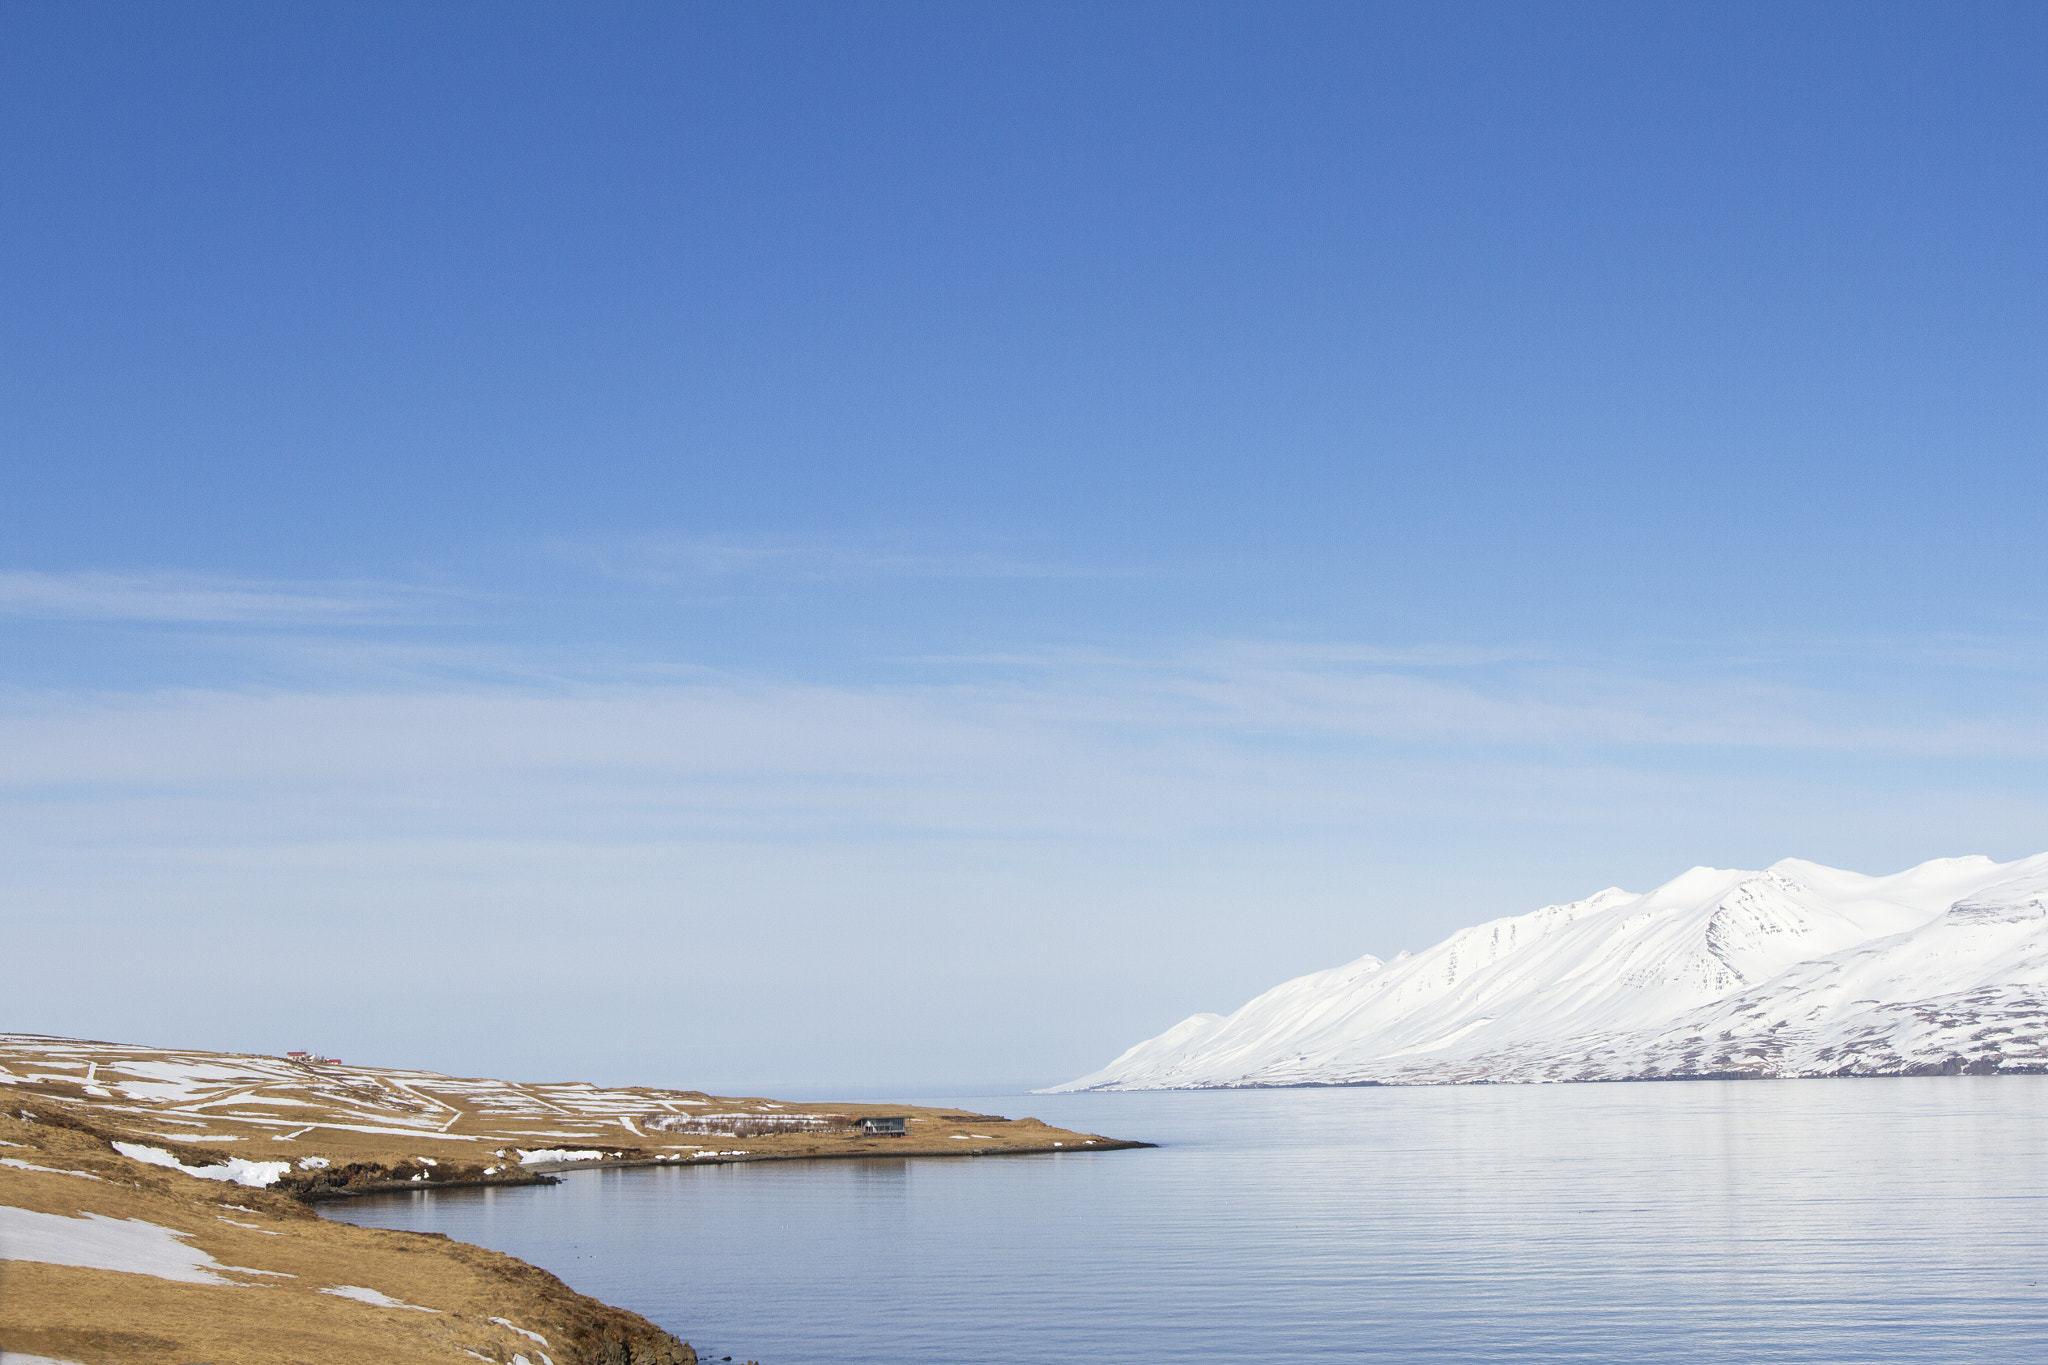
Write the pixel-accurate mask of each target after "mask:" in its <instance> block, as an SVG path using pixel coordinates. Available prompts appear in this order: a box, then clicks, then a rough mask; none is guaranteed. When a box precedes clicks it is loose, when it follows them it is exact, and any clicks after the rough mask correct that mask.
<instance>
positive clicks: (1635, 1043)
mask: <svg viewBox="0 0 2048 1365" xmlns="http://www.w3.org/2000/svg"><path fill="white" fill-rule="evenodd" d="M2042 1070H2048V854H2041V855H2038V856H2036V857H2033V858H2025V859H2021V860H2019V861H2016V862H2010V863H1995V862H1993V861H1992V860H1991V859H1989V858H1985V857H1982V856H1977V855H1972V856H1969V857H1962V858H1938V859H1935V860H1934V861H1932V862H1927V863H1922V864H1921V865H1919V866H1918V867H1913V868H1908V869H1907V870H1906V871H1904V872H1899V873H1895V874H1893V875H1891V876H1886V877H1871V876H1865V875H1863V874H1862V873H1857V872H1845V871H1842V870H1840V869H1837V868H1831V867H1824V866H1822V865H1820V864H1818V863H1810V862H1805V861H1802V860H1800V859H1796V858H1788V859H1785V860H1784V861H1782V862H1779V863H1776V864H1774V865H1772V866H1771V867H1769V868H1767V869H1765V870H1764V871H1762V872H1739V871H1726V870H1722V869H1718V868H1708V867H1696V868H1693V869H1692V870H1691V871H1689V872H1686V873H1684V874H1682V875H1680V876H1678V877H1676V878H1674V879H1672V880H1671V881H1669V882H1666V883H1665V884H1664V885H1663V886H1660V887H1658V888H1657V889H1656V890H1654V891H1651V892H1649V893H1647V894H1644V895H1635V894H1632V893H1630V892H1627V891H1623V890H1621V889H1619V888H1615V887H1610V888H1608V889H1607V890H1605V891H1602V892H1600V893H1599V894H1597V895H1594V896H1590V897H1588V898H1586V899H1585V900H1581V901H1573V902H1571V903H1570V904H1566V905H1550V906H1545V907H1543V908H1542V909H1540V910H1535V911H1532V912H1530V913H1528V914H1526V915H1516V916H1512V917H1510V918H1506V919H1497V920H1492V921H1489V922H1487V923H1485V924H1480V925H1475V926H1473V927H1472V928H1469V929H1461V930H1459V931H1458V932H1457V933H1454V934H1452V935H1451V936H1450V937H1449V938H1447V939H1445V940H1444V941H1443V942H1441V943H1439V944H1437V945H1436V946H1434V947H1432V948H1428V949H1425V950H1424V951H1422V952H1420V953H1415V954H1409V953H1402V954H1400V955H1399V956H1397V957H1395V958H1393V959H1391V960H1389V961H1384V962H1383V961H1381V960H1380V959H1379V958H1376V957H1370V956H1368V957H1361V958H1359V959H1357V960H1356V961H1354V962H1349V963H1346V964H1345V965H1343V966H1341V967H1333V968H1331V969H1329V970H1327V971H1322V972H1314V973H1311V974H1309V975H1307V976H1302V977H1297V978H1295V979H1294V980H1292V981H1287V982H1283V983H1281V984H1280V985H1278V986H1276V987H1274V988H1273V989H1272V990H1270V991H1267V992H1266V993H1265V994H1264V995H1261V996H1259V997H1258V998H1257V999H1255V1000H1253V1001H1251V1002H1250V1003H1248V1004H1246V1005H1245V1006H1243V1007H1242V1008H1241V1009H1239V1010H1238V1011H1236V1012H1235V1013H1234V1014H1230V1015H1218V1014H1197V1015H1194V1016H1192V1017H1191V1018H1188V1019H1186V1020H1183V1021H1182V1022H1181V1023H1179V1024H1176V1025H1174V1027H1172V1028H1170V1029H1168V1030H1167V1031H1166V1032H1164V1033H1162V1034H1160V1035H1159V1036H1158V1037H1156V1038H1150V1039H1147V1040H1146V1041H1144V1042H1142V1043H1139V1044H1138V1045H1137V1046H1136V1047H1133V1048H1131V1049H1130V1050H1129V1051H1127V1052H1125V1053H1124V1054H1123V1055H1122V1056H1120V1057H1118V1058H1117V1059H1116V1060H1115V1061H1113V1062H1111V1063H1110V1064H1109V1065H1108V1066H1105V1067H1103V1068H1102V1069H1101V1070H1099V1071H1096V1072H1093V1073H1091V1074H1089V1075H1087V1076H1083V1077H1081V1078H1079V1079H1078V1080H1074V1081H1069V1082H1068V1083H1067V1084H1065V1085H1061V1086H1056V1087H1053V1088H1054V1089H1055V1090H1059V1091H1071V1090H1163V1089H1208V1088H1219V1087H1233V1086H1282V1085H1358V1084H1375V1083H1377V1084H1432V1083H1443V1082H1460V1081H1463V1082H1470V1081H1567V1080H1631V1079H1669V1078H1676V1077H1688V1076H1690V1077H1706V1076H1759V1077H1761V1076H1824V1075H1897V1074H1919V1073H1925V1072H1954V1071H1972V1072H1991V1071H2042Z"/></svg>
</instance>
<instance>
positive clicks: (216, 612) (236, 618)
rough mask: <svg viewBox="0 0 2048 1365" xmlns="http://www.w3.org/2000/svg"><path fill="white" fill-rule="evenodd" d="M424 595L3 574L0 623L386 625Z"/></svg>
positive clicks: (150, 577) (182, 578)
mask: <svg viewBox="0 0 2048 1365" xmlns="http://www.w3.org/2000/svg"><path fill="white" fill-rule="evenodd" d="M428 596H429V594H426V593H423V592H422V591H421V590H419V589H415V588H396V587H391V586H388V585H372V584H352V583H343V584H334V583H319V584H304V583H290V582H264V581H257V580H249V579H235V578H219V577H210V576H204V575H195V574H176V573H161V574H118V573H96V572H84V573H46V572H39V571H32V570H31V571H19V570H17V571H12V572H0V615H5V616H18V617H20V616H25V617H37V618H42V619H48V620H87V621H136V622H166V623H168V622H186V623H212V624H245V625H296V624H320V623H343V622H370V621H390V620H394V619H397V618H399V617H402V616H409V615H415V614H417V612H418V609H419V606H420V604H421V602H422V601H423V600H425V599H426V598H427V597H428Z"/></svg>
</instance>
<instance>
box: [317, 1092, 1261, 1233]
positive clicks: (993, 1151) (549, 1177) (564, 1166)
mask: <svg viewBox="0 0 2048 1365" xmlns="http://www.w3.org/2000/svg"><path fill="white" fill-rule="evenodd" d="M1217 1088H1222V1087H1217ZM1158 1146H1159V1144H1158V1143H1156V1142H1135V1141H1130V1140H1127V1139H1123V1138H1097V1139H1095V1140H1094V1141H1093V1142H1091V1143H1088V1144H1087V1145H1085V1146H1081V1147H1068V1146H1066V1145H1064V1144H1061V1143H1053V1144H1051V1145H1050V1146H1043V1147H1023V1146H1019V1147H987V1148H976V1149H971V1150H965V1151H954V1150H951V1149H948V1150H945V1151H932V1150H928V1149H924V1148H919V1149H917V1150H914V1151H907V1152H901V1153H892V1152H886V1151H882V1152H875V1151H861V1152H762V1153H759V1154H755V1153H751V1152H750V1153H748V1154H746V1155H744V1156H706V1157H693V1158H689V1159H686V1160H682V1161H673V1160H669V1159H667V1158H664V1157H620V1158H611V1157H607V1158H604V1159H601V1160H597V1161H557V1162H547V1163H537V1164H535V1165H534V1166H533V1167H531V1168H530V1169H529V1173H528V1174H526V1175H524V1176H518V1177H511V1178H497V1177H486V1178H484V1179H481V1180H468V1179H458V1180H418V1181H414V1180H390V1181H380V1182H377V1183H375V1184H364V1185H329V1186H321V1187H318V1188H316V1189H310V1190H305V1191H303V1192H301V1191H296V1190H288V1191H286V1192H285V1193H286V1195H287V1197H289V1198H292V1199H296V1200H298V1201H299V1202H300V1203H301V1204H333V1203H338V1202H341V1201H344V1200H350V1199H368V1198H372V1197H375V1196H377V1195H387V1194H427V1193H430V1192H432V1191H434V1190H482V1189H494V1188H500V1187H505V1188H527V1187H531V1186H534V1185H559V1184H561V1183H562V1179H561V1178H562V1177H563V1176H565V1175H574V1174H576V1173H577V1172H578V1171H626V1170H666V1171H679V1170H690V1169H693V1168H695V1167H700V1166H744V1165H749V1164H758V1163H761V1162H770V1161H967V1160H971V1159H973V1158H976V1157H1006V1156H1086V1155H1090V1154H1092V1153H1095V1152H1125V1151H1136V1150H1138V1149H1140V1148H1157V1147H1158Z"/></svg>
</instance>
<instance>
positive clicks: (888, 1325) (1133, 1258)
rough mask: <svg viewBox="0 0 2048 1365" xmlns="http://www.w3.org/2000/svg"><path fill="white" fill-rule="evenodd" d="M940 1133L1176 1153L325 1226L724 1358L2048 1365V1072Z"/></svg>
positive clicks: (1068, 1121) (771, 1363)
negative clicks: (469, 1256)
mask: <svg viewBox="0 0 2048 1365" xmlns="http://www.w3.org/2000/svg"><path fill="white" fill-rule="evenodd" d="M924 1102H926V1103H944V1104H947V1105H957V1106H959V1107H960V1108H962V1109H964V1110H969V1111H977V1112H982V1113H994V1114H1008V1115H1012V1116H1015V1115H1019V1114H1033V1115H1036V1116H1038V1117H1040V1118H1043V1119H1045V1120H1046V1121H1047V1122H1049V1123H1055V1124H1059V1125H1061V1126H1063V1127H1069V1128H1078V1129H1081V1130H1083V1131H1093V1132H1100V1133H1105V1134H1108V1135H1110V1136H1114V1137H1123V1138H1139V1139H1144V1140H1148V1141H1153V1142H1158V1143H1161V1144H1162V1146H1161V1147H1160V1148H1159V1149H1158V1150H1155V1151H1129V1152H1107V1153H1099V1154H1094V1153H1091V1154H1080V1153H1077V1154H1074V1155H1071V1156H1069V1155H1056V1156H1027V1157H1004V1158H989V1159H977V1160H964V1159H963V1160H941V1159H927V1160H915V1161H911V1160H863V1161H832V1162H777V1163H764V1164H760V1165H733V1166H722V1167H703V1168H697V1169H684V1170H673V1169H672V1170H622V1171H603V1172H599V1171H592V1172H584V1173H581V1174H577V1175H572V1176H569V1177H566V1178H565V1179H564V1181H563V1183H562V1184H560V1185H559V1186H555V1187H552V1188H548V1187H538V1188H535V1187H521V1188H506V1189H494V1190H448V1191H442V1192H440V1193H436V1194H419V1195H408V1196H395V1197H388V1198H378V1199H370V1200H359V1201H354V1202H351V1203H347V1204H341V1205H330V1206H327V1207H325V1208H323V1209H322V1212H323V1213H325V1214H326V1215H328V1216H330V1217H336V1218H340V1219H343V1220H346V1221H348V1222H352V1223H359V1224H362V1225H364V1226H371V1227H395V1228H410V1229H415V1230H419V1231H426V1232H445V1233H447V1234H448V1235H450V1236H451V1237H456V1238H460V1239H462V1240H464V1241H470V1242H477V1243H480V1244H482V1245H484V1246H489V1247H495V1248H497V1249H499V1250H502V1251H507V1252H510V1253H512V1254H513V1255H516V1256H519V1257H521V1258H523V1259H525V1260H528V1261H531V1262H533V1263H534V1264H536V1265H540V1266H543V1267H545V1268H547V1269H548V1270H551V1271H553V1272H554V1273H555V1274H557V1275H559V1276H561V1277H562V1278H563V1279H564V1280H566V1281H567V1282H568V1283H569V1284H571V1285H572V1286H574V1287H575V1288H577V1289H579V1290H582V1291H583V1292H585V1293H588V1294H592V1295H595V1296H596V1297H598V1298H600V1299H604V1300H606V1301H607V1302H610V1303H614V1304H617V1305H619V1306H621V1307H624V1308H630V1309H633V1310H635V1311H637V1312H640V1313H643V1314H645V1315H646V1316H647V1317H649V1318H652V1319H653V1320H654V1321H656V1322H658V1323H660V1324H661V1325H662V1326H663V1327H666V1328H668V1329H669V1330H671V1331H673V1332H675V1333H676V1334H677V1335H679V1336H682V1337H684V1338H686V1339H687V1340H689V1341H691V1342H692V1343H694V1344H695V1345H696V1347H697V1349H698V1351H699V1352H700V1353H701V1354H702V1355H703V1356H704V1357H705V1358H706V1359H709V1360H713V1361H715V1360H717V1359H718V1358H719V1357H720V1356H725V1355H731V1356H733V1357H735V1358H736V1359H740V1360H759V1361H761V1362H762V1365H828V1362H829V1363H830V1365H844V1362H876V1365H881V1363H882V1362H887V1363H888V1365H903V1363H904V1362H912V1363H914V1365H924V1363H925V1362H929V1363H930V1365H941V1363H942V1362H943V1365H962V1363H963V1362H988V1363H989V1365H1008V1363H1009V1362H1019V1365H1021V1363H1022V1362H1033V1365H1037V1363H1038V1362H1043V1361H1046V1360H1050V1359H1083V1360H1089V1361H1102V1362H1134V1363H1135V1362H1148V1363H1149V1365H1159V1363H1171V1362H1196V1361H1201V1362H1213V1361H1216V1360H1223V1359H1227V1360H1232V1361H1243V1362H1274V1363H1275V1365H1279V1363H1281V1362H1297V1361H1332V1360H1347V1361H1349V1360H1369V1361H1386V1362H1410V1361H1414V1362H1421V1361H1430V1362H1443V1361H1515V1362H1550V1361H1613V1362H1623V1361H1626V1362H1638V1361H1643V1360H1657V1361H1698V1362H1727V1361H1815V1362H1821V1361H1824V1362H1861V1361H1869V1362H1874V1363H1875V1362H1904V1361H1957V1362H1961V1361H1971V1362H1980V1361H1984V1362H1989V1361H2026V1360H2048V1206H2044V1199H2048V1195H2044V1193H2043V1189H2044V1180H2048V1077H1930V1078H1924V1079H1887V1080H1865V1081H1777V1082H1769V1081H1749V1082H1716V1081H1706V1082H1692V1083H1664V1084H1611V1085H1566V1086H1463V1087H1432V1088H1415V1089H1393V1088H1386V1089H1380V1088H1365V1089H1342V1090H1335V1089H1333V1090H1264V1091H1209V1092H1200V1093H1160V1094H1129V1095H1057V1096H1039V1095H1034V1096H1015V1095H1012V1096H1003V1097H997V1098H990V1097H980V1098H976V1097H960V1096H953V1097H947V1098H946V1099H944V1100H942V1101H924ZM394 1292H395V1291H394Z"/></svg>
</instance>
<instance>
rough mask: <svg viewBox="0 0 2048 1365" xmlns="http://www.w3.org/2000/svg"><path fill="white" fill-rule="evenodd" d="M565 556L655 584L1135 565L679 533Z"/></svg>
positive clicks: (1110, 571)
mask: <svg viewBox="0 0 2048 1365" xmlns="http://www.w3.org/2000/svg"><path fill="white" fill-rule="evenodd" d="M550 549H551V550H552V552H553V553H554V554H555V555H556V556H557V557H558V558H562V559H566V560H569V561H571V562H575V563H580V564H583V565H586V566H588V567H590V568H592V569H594V570H596V571H597V572H599V573H600V574H603V575H604V576H606V577H608V578H613V579H618V580H624V581H627V582H635V583H641V584H645V585H649V586H678V585H719V586H724V587H731V586H733V585H736V584H741V583H745V582H749V581H754V582H767V583H773V582H792V583H840V582H846V583H851V582H861V581H870V580H886V579H1066V578H1123V577H1133V576H1137V575H1138V574H1139V573H1140V572H1141V571H1140V570H1135V569H1129V568H1107V567H1100V566H1096V567H1090V566H1082V565H1072V564H1062V563H1056V562H1052V561H1049V560H1043V559H1033V558H1029V557H1025V556H1016V555H1004V554H991V553H987V552H983V551H974V552H953V551H947V550H943V549H924V548H917V547H915V546H903V545H897V546H891V545H888V544H884V543H866V544H863V543H856V542H852V541H845V540H834V539H806V538H802V537H794V536H773V535H759V536H739V535H729V536H678V537H657V538H647V539H639V540H626V541H613V542H607V543H589V542H575V541H557V542H555V543H554V544H553V545H551V546H550Z"/></svg>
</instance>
